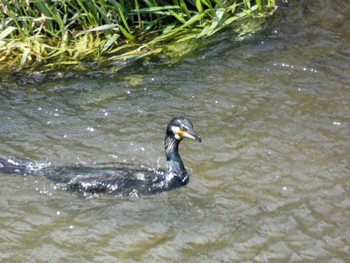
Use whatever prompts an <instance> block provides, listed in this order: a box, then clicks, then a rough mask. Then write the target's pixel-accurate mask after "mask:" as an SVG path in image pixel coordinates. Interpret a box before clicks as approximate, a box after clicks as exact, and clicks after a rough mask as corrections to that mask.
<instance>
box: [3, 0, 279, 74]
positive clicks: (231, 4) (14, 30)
mask: <svg viewBox="0 0 350 263" xmlns="http://www.w3.org/2000/svg"><path fill="white" fill-rule="evenodd" d="M275 8H276V6H275V1H274V0H254V1H251V0H231V1H230V0H227V1H225V0H168V1H166V0H164V1H160V0H130V1H124V0H121V1H117V0H94V1H84V0H56V1H48V0H28V1H24V0H1V2H0V70H4V69H7V70H8V69H11V68H16V69H22V68H24V67H29V68H35V67H37V66H45V67H54V66H57V65H70V64H78V63H80V62H81V61H84V60H99V59H105V60H117V59H128V58H138V57H144V56H149V55H151V54H157V53H164V51H165V50H167V51H168V52H170V51H171V52H170V53H174V54H175V53H176V50H178V52H180V54H183V53H184V49H186V48H182V50H181V48H177V47H181V45H183V44H184V43H189V42H191V41H192V42H193V40H197V39H202V38H205V37H208V36H211V35H213V34H215V33H216V32H218V31H220V30H221V29H223V28H225V27H228V26H234V25H235V24H236V25H237V26H238V25H239V26H240V27H242V22H241V21H242V20H243V19H245V21H247V22H248V21H249V19H261V18H262V17H266V16H269V15H271V14H272V13H273V12H274V10H275ZM175 55H176V54H175ZM177 55H178V54H177Z"/></svg>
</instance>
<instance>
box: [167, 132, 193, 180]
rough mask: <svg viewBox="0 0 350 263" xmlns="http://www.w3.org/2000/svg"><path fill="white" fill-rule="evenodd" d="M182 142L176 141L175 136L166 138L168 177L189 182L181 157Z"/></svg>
mask: <svg viewBox="0 0 350 263" xmlns="http://www.w3.org/2000/svg"><path fill="white" fill-rule="evenodd" d="M179 144H180V141H179V140H176V139H175V137H174V136H173V135H167V136H166V138H165V155H166V160H167V166H168V173H167V174H168V175H169V176H170V177H171V178H173V177H180V178H181V180H182V181H185V180H187V177H188V175H187V171H186V169H185V166H184V164H183V162H182V160H181V157H180V155H179Z"/></svg>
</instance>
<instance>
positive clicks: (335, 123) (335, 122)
mask: <svg viewBox="0 0 350 263" xmlns="http://www.w3.org/2000/svg"><path fill="white" fill-rule="evenodd" d="M332 123H333V125H337V126H339V125H341V123H340V122H338V121H333V122H332Z"/></svg>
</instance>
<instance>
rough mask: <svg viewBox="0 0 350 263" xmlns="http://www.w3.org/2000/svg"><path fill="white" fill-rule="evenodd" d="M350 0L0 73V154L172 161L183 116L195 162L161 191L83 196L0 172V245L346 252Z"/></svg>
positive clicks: (36, 254)
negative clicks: (213, 32)
mask: <svg viewBox="0 0 350 263" xmlns="http://www.w3.org/2000/svg"><path fill="white" fill-rule="evenodd" d="M349 17H350V4H349V3H347V1H341V0H338V1H331V0H328V1H326V0H324V1H321V0H319V1H290V3H289V5H288V6H285V5H283V4H282V5H281V7H280V9H279V12H278V17H277V18H275V20H274V21H272V22H271V23H270V24H269V26H268V28H267V29H266V30H265V31H264V32H263V33H261V34H260V35H258V36H255V37H251V38H249V39H247V40H246V41H244V42H243V43H237V42H235V41H233V40H230V37H229V36H225V35H224V34H225V33H223V34H221V35H220V38H221V40H220V41H218V42H217V43H214V44H212V45H210V46H209V47H206V48H204V49H202V50H199V51H197V52H196V53H193V54H192V55H191V56H190V57H189V58H186V59H183V61H181V62H179V63H177V64H176V65H174V66H167V65H166V64H164V63H163V62H149V63H143V64H140V65H136V63H135V64H131V65H130V66H126V67H125V68H124V69H123V70H120V71H117V72H113V69H111V67H108V68H106V69H98V70H96V71H94V70H92V71H91V72H89V73H88V74H85V73H74V72H69V73H67V72H63V71H62V72H57V73H55V74H54V75H51V76H50V77H47V76H46V77H42V76H33V77H32V78H28V77H24V76H18V75H16V76H13V75H9V76H3V78H2V80H1V82H0V102H1V103H0V123H1V125H0V145H1V147H0V156H2V157H8V156H12V157H16V158H20V159H25V158H28V159H31V160H35V161H37V162H39V163H44V164H49V163H51V164H74V163H79V164H81V163H89V164H90V163H94V162H106V161H121V162H123V161H128V162H141V163H145V164H149V165H153V166H161V167H164V163H165V158H164V154H163V139H164V133H165V127H166V124H167V122H168V121H169V120H170V119H171V118H172V117H173V116H178V115H184V116H186V117H188V118H190V119H191V120H192V122H193V124H194V126H195V130H196V131H197V132H198V133H199V134H200V135H201V136H202V138H203V142H202V143H196V142H194V141H189V140H188V141H184V142H183V143H182V145H181V149H180V151H181V155H182V157H183V160H184V162H185V165H186V167H187V169H188V170H189V171H190V173H191V174H192V176H191V179H190V183H189V184H188V185H187V186H186V187H183V188H181V189H178V190H174V191H170V192H167V193H163V194H160V195H155V196H141V197H140V198H136V197H114V196H98V197H94V198H88V199H82V198H80V197H79V196H77V195H75V194H73V193H70V192H66V191H63V190H61V189H59V188H58V187H56V186H55V185H54V184H53V183H52V182H50V181H48V180H47V179H45V178H38V177H31V176H27V177H22V176H18V175H17V176H14V175H1V179H2V183H1V185H0V208H1V214H0V243H1V246H0V261H4V262H63V261H65V262H76V261H78V262H137V261H140V262H347V261H348V259H349V258H350V212H349V211H350V196H349V192H350V180H349V170H350V169H349V168H350V167H349V153H350V151H349V148H350V147H349V146H350V142H349V138H350V129H349V128H350V74H349V73H350V66H349V65H350V45H349V43H350V29H349V25H348V20H349Z"/></svg>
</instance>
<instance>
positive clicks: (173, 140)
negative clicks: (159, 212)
mask: <svg viewBox="0 0 350 263" xmlns="http://www.w3.org/2000/svg"><path fill="white" fill-rule="evenodd" d="M184 138H189V139H194V140H197V141H199V142H201V141H202V139H201V137H200V136H198V135H197V133H196V132H195V131H194V129H193V125H192V123H191V121H190V120H188V119H186V118H183V117H178V118H174V119H172V120H171V121H170V122H169V124H168V125H167V128H166V134H165V141H164V148H165V155H166V160H167V170H166V171H164V170H162V169H156V168H152V167H149V166H146V165H140V164H127V163H102V164H94V165H84V166H83V165H76V166H68V167H67V166H46V167H45V166H44V167H39V166H37V165H34V164H33V163H32V162H20V161H16V160H13V159H7V160H5V159H0V171H1V172H6V173H19V174H28V175H37V176H44V177H47V178H49V179H51V180H53V181H54V182H56V183H59V184H60V185H62V186H63V188H65V189H67V190H71V191H77V192H78V193H80V194H83V195H86V194H96V193H109V194H119V195H136V196H138V195H140V194H141V195H142V194H155V193H159V192H163V191H166V190H170V189H174V188H177V187H180V186H183V185H186V184H187V183H188V181H189V174H188V172H187V171H186V168H185V166H184V163H183V161H182V159H181V157H180V154H179V144H180V142H181V141H182V140H183V139H184Z"/></svg>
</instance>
